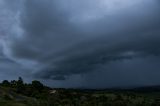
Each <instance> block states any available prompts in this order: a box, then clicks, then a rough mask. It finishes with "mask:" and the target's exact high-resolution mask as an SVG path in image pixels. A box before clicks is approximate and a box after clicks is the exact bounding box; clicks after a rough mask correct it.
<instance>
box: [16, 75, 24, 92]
mask: <svg viewBox="0 0 160 106" xmlns="http://www.w3.org/2000/svg"><path fill="white" fill-rule="evenodd" d="M24 88H25V87H24V83H23V79H22V78H21V77H19V78H18V81H17V92H18V93H22V92H23V91H24Z"/></svg>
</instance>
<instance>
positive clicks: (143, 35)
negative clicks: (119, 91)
mask: <svg viewBox="0 0 160 106" xmlns="http://www.w3.org/2000/svg"><path fill="white" fill-rule="evenodd" d="M18 76H22V77H23V78H24V79H25V80H26V81H30V80H33V79H38V80H41V81H42V82H43V83H44V84H47V85H49V86H53V87H76V88H78V87H83V88H85V87H86V88H106V87H126V86H127V87H128V86H144V85H157V84H160V77H159V76H160V2H159V0H0V80H4V79H8V80H11V79H16V78H17V77H18Z"/></svg>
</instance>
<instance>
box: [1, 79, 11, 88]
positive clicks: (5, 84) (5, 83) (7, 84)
mask: <svg viewBox="0 0 160 106" xmlns="http://www.w3.org/2000/svg"><path fill="white" fill-rule="evenodd" d="M2 85H3V86H7V87H8V86H10V82H9V81H8V80H4V81H3V82H2Z"/></svg>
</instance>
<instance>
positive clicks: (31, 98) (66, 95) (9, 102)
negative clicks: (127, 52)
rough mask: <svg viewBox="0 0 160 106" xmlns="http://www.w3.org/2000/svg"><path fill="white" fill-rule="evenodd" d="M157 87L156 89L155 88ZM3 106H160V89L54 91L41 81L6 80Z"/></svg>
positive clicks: (1, 88)
mask: <svg viewBox="0 0 160 106" xmlns="http://www.w3.org/2000/svg"><path fill="white" fill-rule="evenodd" d="M154 88H156V89H154ZM0 106H160V87H148V88H145V87H144V88H138V89H131V90H113V89H108V90H84V89H83V90H82V89H81V90H78V89H60V88H59V89H58V88H56V89H53V88H49V87H46V86H44V85H43V84H42V83H41V82H39V81H32V83H31V84H27V83H24V82H23V79H22V78H21V77H20V78H19V79H18V80H13V81H10V82H9V81H7V80H4V81H3V82H2V83H1V84H0Z"/></svg>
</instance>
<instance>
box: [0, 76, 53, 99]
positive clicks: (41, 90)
mask: <svg viewBox="0 0 160 106" xmlns="http://www.w3.org/2000/svg"><path fill="white" fill-rule="evenodd" d="M0 86H1V87H8V88H11V89H13V90H14V91H15V92H16V93H19V94H23V95H26V96H29V97H36V98H39V97H41V96H43V95H42V94H47V93H48V91H49V89H50V88H49V87H47V86H44V85H43V84H42V83H41V82H40V81H37V80H34V81H32V82H31V83H24V81H23V79H22V78H21V77H19V78H18V80H11V81H8V80H4V81H2V82H1V83H0ZM40 94H41V95H40Z"/></svg>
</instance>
